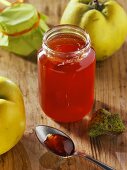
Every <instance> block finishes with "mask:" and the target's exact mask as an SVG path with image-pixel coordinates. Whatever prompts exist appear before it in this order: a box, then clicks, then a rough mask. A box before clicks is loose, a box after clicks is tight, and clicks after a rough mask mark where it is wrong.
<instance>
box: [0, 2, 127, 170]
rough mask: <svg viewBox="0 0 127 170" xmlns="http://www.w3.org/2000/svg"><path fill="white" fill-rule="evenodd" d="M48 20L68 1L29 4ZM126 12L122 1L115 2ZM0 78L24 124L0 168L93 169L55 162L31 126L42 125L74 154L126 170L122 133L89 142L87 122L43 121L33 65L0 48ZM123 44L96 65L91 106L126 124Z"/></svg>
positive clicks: (82, 163) (78, 162) (76, 161)
mask: <svg viewBox="0 0 127 170" xmlns="http://www.w3.org/2000/svg"><path fill="white" fill-rule="evenodd" d="M29 2H31V3H33V4H34V5H35V6H36V7H37V8H38V10H39V11H43V12H45V14H47V15H48V16H49V18H48V23H49V24H52V25H56V24H59V20H60V17H61V15H62V12H63V10H64V8H65V6H66V4H67V2H68V0H36V1H34V0H29ZM120 3H121V4H122V5H123V6H124V8H125V9H126V10H127V1H126V0H120ZM0 75H1V76H6V77H8V78H10V79H11V80H13V81H14V82H16V83H17V84H18V85H19V87H20V88H21V90H22V93H23V95H24V101H25V108H26V117H27V126H26V131H25V134H24V136H23V138H22V139H21V141H20V142H19V143H18V144H17V145H16V146H15V147H14V148H13V149H11V150H10V151H9V152H7V153H6V154H4V155H2V156H1V157H0V170H50V169H51V170H99V168H98V167H96V166H95V165H93V164H91V163H89V162H87V161H86V160H83V159H81V158H68V159H61V158H59V157H57V156H54V155H53V154H51V153H49V152H47V150H46V149H45V148H44V147H43V146H41V145H40V143H39V142H38V140H37V139H36V136H35V132H34V128H35V126H36V125H38V124H46V125H50V126H53V127H56V128H59V129H61V130H63V131H64V132H66V133H68V134H69V135H70V137H72V139H74V141H75V145H76V148H77V150H81V151H86V152H87V153H88V154H90V155H92V156H93V157H94V158H97V159H99V160H101V161H103V162H105V163H107V164H109V165H111V166H112V167H114V168H116V170H126V169H127V133H126V132H125V133H123V134H122V135H119V136H105V137H100V138H97V139H90V138H89V137H88V136H87V133H86V127H87V120H86V119H83V120H82V121H81V122H77V123H73V124H58V123H56V122H54V121H53V120H51V119H50V118H48V117H46V116H45V114H44V113H43V112H42V111H41V108H40V106H39V103H38V90H37V89H38V86H37V64H36V63H35V62H31V61H30V60H24V59H23V58H20V57H18V56H16V55H14V54H11V53H8V52H6V51H4V50H2V49H0ZM126 103H127V42H125V43H124V45H123V46H122V48H121V49H120V50H119V51H118V52H117V53H115V54H114V55H113V56H112V57H111V58H110V59H108V60H106V61H104V62H101V63H97V68H96V87H95V105H94V108H93V111H94V110H96V109H98V108H102V107H104V108H107V109H109V110H111V111H113V112H118V113H120V114H121V116H122V118H123V120H127V114H126V112H127V104H126Z"/></svg>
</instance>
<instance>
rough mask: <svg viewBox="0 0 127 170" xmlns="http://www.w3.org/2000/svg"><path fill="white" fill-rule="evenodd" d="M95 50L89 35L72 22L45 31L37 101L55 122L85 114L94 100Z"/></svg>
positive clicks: (81, 116)
mask: <svg viewBox="0 0 127 170" xmlns="http://www.w3.org/2000/svg"><path fill="white" fill-rule="evenodd" d="M95 63H96V61H95V51H94V50H93V49H92V48H91V44H90V37H89V35H88V34H87V33H86V32H85V31H84V30H83V29H81V28H79V27H77V26H72V25H58V26H55V27H53V28H52V29H50V30H49V31H47V33H46V34H45V35H44V38H43V44H42V49H40V51H39V53H38V83H39V98H40V105H41V107H42V110H43V111H44V113H45V114H46V115H47V116H49V117H51V118H52V119H54V120H55V121H58V122H74V121H79V120H81V119H82V118H83V117H84V116H85V115H87V114H88V113H89V112H90V111H91V109H92V106H93V102H94V79H95Z"/></svg>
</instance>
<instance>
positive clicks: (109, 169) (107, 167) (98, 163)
mask: <svg viewBox="0 0 127 170" xmlns="http://www.w3.org/2000/svg"><path fill="white" fill-rule="evenodd" d="M74 155H75V156H81V157H83V158H85V159H87V160H89V161H91V162H93V163H94V164H96V165H98V166H99V167H101V168H103V169H104V170H115V169H114V168H112V167H110V166H108V165H106V164H104V163H102V162H100V161H98V160H96V159H94V158H92V157H91V156H89V155H86V154H85V153H82V152H75V153H74Z"/></svg>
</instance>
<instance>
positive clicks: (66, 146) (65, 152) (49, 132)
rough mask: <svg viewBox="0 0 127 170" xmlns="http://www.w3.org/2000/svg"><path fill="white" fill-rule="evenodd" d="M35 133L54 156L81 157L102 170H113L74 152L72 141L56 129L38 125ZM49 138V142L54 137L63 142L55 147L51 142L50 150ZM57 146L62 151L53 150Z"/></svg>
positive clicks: (80, 153) (87, 156) (84, 154)
mask: <svg viewBox="0 0 127 170" xmlns="http://www.w3.org/2000/svg"><path fill="white" fill-rule="evenodd" d="M35 131H36V135H37V137H38V139H39V141H40V142H41V143H42V144H43V145H44V146H45V147H46V148H47V149H48V150H49V151H51V152H53V153H54V154H56V155H58V156H62V157H68V156H80V157H83V158H85V159H87V160H89V161H91V162H93V163H94V164H96V165H98V166H99V167H101V168H102V169H104V170H115V169H113V168H111V167H110V166H108V165H106V164H104V163H102V162H100V161H98V160H96V159H94V158H92V157H91V156H89V155H87V154H86V153H82V152H79V151H75V145H74V142H73V141H72V139H71V138H70V137H69V136H68V135H66V134H65V133H64V132H62V131H60V130H58V129H56V128H53V127H50V126H46V125H39V126H37V127H36V129H35ZM53 135H56V136H53ZM51 136H52V138H50V139H51V140H54V139H56V137H60V139H63V140H64V143H63V142H61V141H57V143H56V145H55V143H54V142H53V144H54V145H52V147H54V148H52V147H51V145H47V144H48V143H46V142H48V139H49V137H51ZM50 142H51V141H50ZM60 142H61V143H60ZM58 145H59V146H61V147H62V150H61V149H59V150H58V149H57V150H55V146H56V147H57V146H58ZM59 148H60V147H59Z"/></svg>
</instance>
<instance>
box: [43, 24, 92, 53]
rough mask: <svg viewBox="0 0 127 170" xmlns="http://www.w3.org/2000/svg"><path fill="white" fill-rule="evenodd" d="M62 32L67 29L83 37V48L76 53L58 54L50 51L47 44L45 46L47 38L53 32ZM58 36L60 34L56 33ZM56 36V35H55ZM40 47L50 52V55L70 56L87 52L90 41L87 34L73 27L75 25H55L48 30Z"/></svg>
mask: <svg viewBox="0 0 127 170" xmlns="http://www.w3.org/2000/svg"><path fill="white" fill-rule="evenodd" d="M62 29H63V30H64V29H68V30H74V31H78V33H79V35H82V36H84V38H85V46H84V47H83V48H81V49H79V50H77V51H72V52H59V51H56V50H53V49H51V48H50V47H49V46H48V44H47V39H48V37H49V36H50V35H51V34H52V33H53V32H55V31H60V30H62ZM57 34H60V33H57ZM57 34H56V35H57ZM42 46H43V48H44V49H46V50H47V51H49V52H51V53H52V54H58V55H72V54H76V55H78V54H81V53H82V52H84V51H88V50H89V48H90V47H91V41H90V36H89V34H88V33H87V32H86V31H85V30H83V29H82V28H80V27H78V26H75V25H71V24H62V25H56V26H54V27H53V28H50V29H49V30H48V31H47V32H46V33H45V34H44V37H43V43H42Z"/></svg>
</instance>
